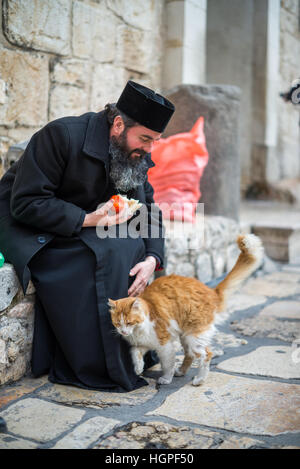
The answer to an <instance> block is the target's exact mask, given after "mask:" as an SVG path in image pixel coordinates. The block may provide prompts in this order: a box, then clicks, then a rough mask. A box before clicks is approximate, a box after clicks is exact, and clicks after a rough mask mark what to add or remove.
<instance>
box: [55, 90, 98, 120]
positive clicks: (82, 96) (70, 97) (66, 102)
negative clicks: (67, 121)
mask: <svg viewBox="0 0 300 469" xmlns="http://www.w3.org/2000/svg"><path fill="white" fill-rule="evenodd" d="M88 101H89V98H88V90H86V89H82V88H79V87H77V86H64V85H55V86H54V87H53V88H52V90H51V92H50V100H49V109H50V113H49V116H50V120H54V119H58V118H59V117H64V116H70V115H72V116H76V115H77V116H79V115H80V114H84V113H85V112H87V111H88Z"/></svg>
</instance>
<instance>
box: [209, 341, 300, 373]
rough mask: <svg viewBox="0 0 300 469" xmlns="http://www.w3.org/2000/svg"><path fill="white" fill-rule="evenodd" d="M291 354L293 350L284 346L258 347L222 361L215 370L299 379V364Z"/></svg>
mask: <svg viewBox="0 0 300 469" xmlns="http://www.w3.org/2000/svg"><path fill="white" fill-rule="evenodd" d="M292 353H293V349H292V348H291V347H287V346H286V345H285V346H283V345H281V346H279V345H276V346H269V347H259V348H258V349H256V350H254V351H253V352H250V353H247V354H246V355H242V356H239V357H234V358H229V359H228V360H224V361H223V362H221V363H219V364H218V365H217V368H219V369H220V370H224V371H229V372H233V373H244V374H247V375H259V376H271V377H275V378H283V379H299V378H300V364H299V362H298V363H297V362H296V361H295V360H293V356H292Z"/></svg>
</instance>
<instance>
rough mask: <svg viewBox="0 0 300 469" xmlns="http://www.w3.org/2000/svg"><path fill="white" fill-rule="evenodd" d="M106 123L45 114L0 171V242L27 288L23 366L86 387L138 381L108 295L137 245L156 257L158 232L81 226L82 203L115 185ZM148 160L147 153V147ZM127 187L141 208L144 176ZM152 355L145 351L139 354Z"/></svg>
mask: <svg viewBox="0 0 300 469" xmlns="http://www.w3.org/2000/svg"><path fill="white" fill-rule="evenodd" d="M108 149H109V126H108V123H107V119H106V113H105V112H104V111H102V112H100V113H92V112H90V113H86V114H84V115H82V116H79V117H65V118H61V119H57V120H55V121H52V122H50V123H49V124H47V125H46V126H45V127H44V128H42V129H41V130H40V131H38V132H37V133H35V134H34V135H33V137H32V138H31V140H30V142H29V144H28V146H27V148H26V150H25V152H24V154H23V155H22V156H21V158H20V159H19V161H18V162H16V163H15V164H14V165H13V166H12V167H11V168H10V169H9V170H8V171H7V172H6V173H5V174H4V176H3V177H2V179H1V181H0V251H1V252H2V253H3V255H4V257H5V260H6V261H7V262H11V263H12V264H13V265H14V267H15V270H16V273H17V275H18V278H19V280H20V283H21V285H22V288H23V292H24V293H25V292H26V289H27V285H28V282H29V280H30V278H32V281H33V283H34V285H35V288H36V295H35V327H34V340H33V352H32V372H33V374H34V375H35V376H39V375H41V374H44V373H47V372H49V379H50V380H51V381H53V382H58V383H62V384H72V385H76V386H80V387H84V388H88V389H102V390H114V391H131V390H133V389H136V388H138V387H140V386H143V385H146V384H147V383H146V381H145V380H144V379H143V378H141V377H138V376H137V375H136V374H135V373H134V370H133V364H132V361H131V358H130V354H129V346H128V344H127V342H126V341H125V340H124V339H123V338H121V337H120V336H118V335H117V334H116V332H115V330H114V327H113V325H112V323H111V319H110V314H109V308H108V305H107V300H108V298H112V299H118V298H123V297H126V296H128V288H129V286H130V285H131V283H132V282H133V281H134V278H132V277H130V276H129V271H130V269H131V268H132V267H133V266H134V265H135V264H136V263H137V262H140V261H142V260H143V259H144V258H145V257H146V256H147V255H154V256H155V257H156V258H157V259H159V260H160V262H161V267H163V257H164V237H163V227H162V219H161V212H160V211H159V210H157V211H156V214H155V215H154V218H153V219H152V217H151V215H150V212H149V215H148V217H149V224H150V225H151V223H152V222H153V224H154V225H156V226H157V227H158V229H159V233H160V235H159V237H158V238H151V237H145V236H144V237H142V236H139V237H137V238H135V237H127V238H122V237H117V238H116V239H114V238H109V237H107V238H104V239H100V238H99V237H98V236H97V233H96V228H95V227H85V228H83V227H82V223H83V220H84V217H85V215H86V213H90V212H92V211H94V210H95V209H96V208H97V207H98V205H99V204H100V203H103V202H106V201H107V200H109V198H110V197H111V195H113V194H115V193H117V192H118V191H117V190H116V188H115V187H114V184H113V183H112V181H111V180H110V178H109V163H110V161H109V153H108ZM147 162H148V166H149V167H151V166H153V165H154V163H153V162H152V161H151V158H150V155H147ZM127 195H128V197H133V198H136V199H138V200H139V201H140V202H142V203H143V204H145V206H146V207H147V208H150V205H151V204H153V189H152V187H151V185H150V184H149V182H148V180H146V182H145V184H144V185H142V186H139V188H138V189H137V190H133V191H130V192H129V193H128V194H127ZM154 362H155V359H153V357H151V356H150V355H149V354H148V357H147V358H146V363H147V365H148V366H151V365H152V364H153V363H154Z"/></svg>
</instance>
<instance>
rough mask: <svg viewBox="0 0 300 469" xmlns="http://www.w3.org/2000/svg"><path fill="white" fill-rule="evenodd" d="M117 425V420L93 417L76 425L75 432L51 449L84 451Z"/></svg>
mask: <svg viewBox="0 0 300 469" xmlns="http://www.w3.org/2000/svg"><path fill="white" fill-rule="evenodd" d="M119 423H120V422H119V421H118V420H113V419H108V418H105V417H94V418H92V419H89V420H87V421H86V422H84V423H82V424H81V425H78V427H76V428H75V430H73V431H72V432H71V433H69V434H68V435H66V436H65V437H64V438H62V439H61V440H59V441H58V443H56V445H55V446H54V447H53V448H52V449H85V448H87V447H88V446H90V445H91V444H93V443H94V442H96V441H97V440H98V439H99V438H100V437H101V435H104V434H105V433H107V432H109V431H111V430H112V429H113V428H114V427H115V426H116V425H118V424H119Z"/></svg>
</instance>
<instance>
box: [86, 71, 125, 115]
mask: <svg viewBox="0 0 300 469" xmlns="http://www.w3.org/2000/svg"><path fill="white" fill-rule="evenodd" d="M125 77H126V75H125V72H124V70H123V69H122V68H116V67H115V66H114V65H112V64H97V65H95V67H94V71H93V73H92V77H91V78H92V84H91V87H92V91H91V109H92V110H93V111H99V110H101V109H103V108H104V106H105V104H107V103H115V102H116V101H117V100H118V97H119V95H120V89H122V88H123V86H125V83H126V78H125Z"/></svg>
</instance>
